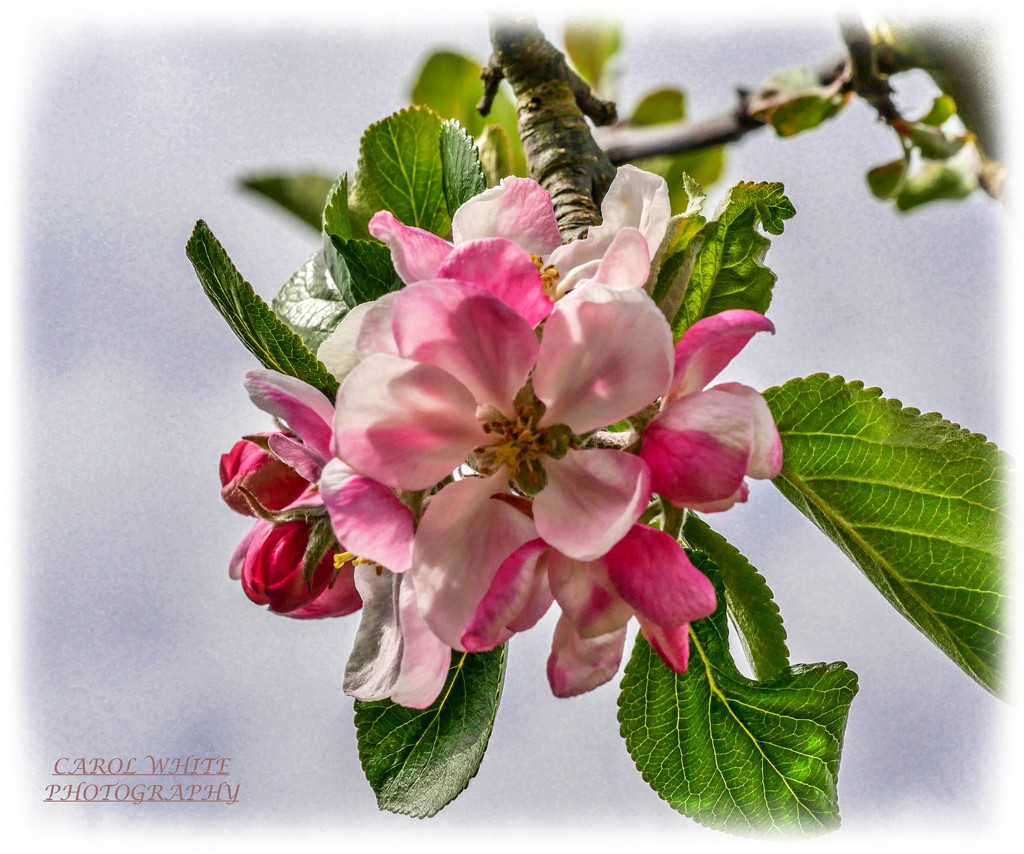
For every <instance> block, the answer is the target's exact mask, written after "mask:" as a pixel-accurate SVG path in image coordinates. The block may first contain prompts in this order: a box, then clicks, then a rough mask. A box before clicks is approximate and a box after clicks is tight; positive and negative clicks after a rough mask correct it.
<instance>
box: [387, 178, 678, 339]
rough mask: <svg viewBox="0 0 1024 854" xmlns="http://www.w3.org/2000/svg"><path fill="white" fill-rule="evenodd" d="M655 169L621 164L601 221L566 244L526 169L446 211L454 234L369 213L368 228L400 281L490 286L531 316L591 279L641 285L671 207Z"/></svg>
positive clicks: (548, 204)
mask: <svg viewBox="0 0 1024 854" xmlns="http://www.w3.org/2000/svg"><path fill="white" fill-rule="evenodd" d="M670 213H671V210H670V204H669V196H668V186H667V184H666V183H665V180H664V179H663V178H661V177H660V176H657V175H653V174H651V173H649V172H644V171H643V170H641V169H637V168H636V167H635V166H622V167H620V168H619V169H618V171H617V173H616V176H615V179H614V180H613V181H612V183H611V186H610V187H609V189H608V192H607V194H606V195H605V198H604V200H603V201H602V203H601V215H602V220H603V221H602V224H601V225H598V226H594V227H593V228H591V229H590V232H589V234H588V235H587V236H586V237H585V238H583V239H581V240H576V241H573V242H572V243H569V244H565V245H563V243H562V237H561V234H560V233H559V231H558V223H557V221H556V219H555V213H554V207H553V205H552V203H551V196H550V195H549V194H548V192H547V190H545V189H544V188H543V187H541V186H540V184H538V183H537V182H536V181H533V180H531V179H529V178H518V177H514V176H513V177H507V178H503V179H502V181H501V183H500V184H499V185H498V186H496V187H491V188H490V189H488V190H485V191H484V192H483V193H480V194H479V195H477V196H474V197H473V198H472V199H469V200H468V201H467V202H465V203H464V204H463V205H462V206H461V207H460V208H459V209H458V210H457V211H456V212H455V214H454V216H453V217H452V240H453V243H449V242H448V241H446V240H444V239H442V238H440V237H438V236H437V235H434V234H431V233H430V232H427V231H424V230H423V229H419V228H414V227H412V226H407V225H404V224H403V223H401V222H400V221H399V220H398V219H397V218H396V217H395V216H394V215H393V214H391V213H390V212H388V211H380V212H378V213H376V214H374V216H373V218H372V219H371V220H370V224H369V229H370V233H371V234H372V235H373V236H374V237H377V238H378V239H380V240H382V241H383V242H384V243H386V244H388V246H389V247H390V248H391V257H392V260H393V262H394V265H395V269H396V271H397V272H398V275H399V277H400V278H401V279H402V281H403V282H405V283H406V284H416V283H419V282H423V281H431V280H437V279H452V280H455V281H459V282H463V283H466V284H472V285H477V286H479V287H483V288H485V289H487V290H490V291H492V292H493V293H495V295H496V296H498V297H499V298H500V299H503V300H505V301H506V302H508V303H509V305H511V306H512V307H513V308H515V309H516V310H517V311H519V312H520V313H521V314H522V316H523V317H524V318H525V319H526V320H527V322H529V323H530V324H531V325H536V324H537V323H538V322H539V321H540V320H542V319H543V318H544V317H546V316H547V315H548V313H550V311H551V305H552V301H553V300H555V299H558V298H560V297H562V296H564V295H565V294H566V293H568V292H570V291H571V290H572V289H573V288H576V287H581V286H583V285H584V284H587V283H589V282H596V283H600V284H604V285H611V286H614V287H640V286H642V285H643V284H644V283H645V282H646V280H647V275H648V273H649V270H650V260H651V258H652V257H653V256H654V253H655V251H656V250H657V248H658V246H659V244H660V243H661V239H662V237H663V236H664V233H665V229H666V227H667V225H668V220H669V216H670Z"/></svg>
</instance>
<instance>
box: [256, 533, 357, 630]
mask: <svg viewBox="0 0 1024 854" xmlns="http://www.w3.org/2000/svg"><path fill="white" fill-rule="evenodd" d="M309 533H310V528H309V524H308V523H307V522H305V521H303V520H301V519H297V520H295V521H292V522H284V523H282V524H274V523H272V522H267V521H265V520H262V519H261V520H260V521H259V522H257V523H256V526H255V527H254V528H253V530H252V532H251V533H250V535H249V536H248V537H246V539H245V540H244V541H243V542H242V545H241V546H240V547H239V550H240V551H242V550H243V549H244V552H243V553H242V554H240V555H238V554H237V553H236V557H238V558H240V567H239V574H240V575H241V580H242V589H243V590H244V591H245V595H246V596H248V597H249V599H251V600H252V601H253V602H255V603H256V604H257V605H269V606H270V610H271V611H274V612H275V613H278V614H284V615H285V616H288V617H296V618H298V619H315V618H318V617H341V616H344V615H345V614H351V613H352V612H353V611H356V610H358V609H359V608H360V607H361V605H362V600H361V599H360V598H359V594H358V593H357V592H356V588H355V581H354V579H353V567H352V564H351V563H346V564H345V565H344V566H343V567H342V568H341V569H340V570H339V571H338V572H337V573H336V572H335V566H334V556H335V554H336V553H337V552H336V549H333V548H332V549H328V551H327V553H326V554H325V555H324V556H323V558H321V560H320V562H319V564H317V567H316V569H315V570H314V571H313V575H312V578H311V579H310V583H309V584H307V583H306V579H305V578H304V577H303V574H302V562H303V557H304V556H305V554H306V546H307V544H308V543H309ZM336 574H337V577H335V575H336Z"/></svg>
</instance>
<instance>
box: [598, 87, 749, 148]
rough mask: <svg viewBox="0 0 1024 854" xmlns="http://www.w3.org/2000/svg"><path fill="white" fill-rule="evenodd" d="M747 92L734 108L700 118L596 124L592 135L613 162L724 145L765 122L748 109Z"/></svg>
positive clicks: (742, 93)
mask: <svg viewBox="0 0 1024 854" xmlns="http://www.w3.org/2000/svg"><path fill="white" fill-rule="evenodd" d="M747 101H748V95H747V93H745V92H741V93H740V103H739V105H738V106H737V107H736V109H734V110H732V111H730V112H728V113H723V114H722V115H720V116H713V117H712V118H710V119H704V120H703V121H700V122H683V123H680V124H674V125H658V126H647V127H634V126H632V125H628V124H620V125H615V126H613V127H609V128H598V129H596V130H595V131H594V138H595V139H596V140H597V143H598V145H600V146H601V148H603V149H604V153H605V154H607V155H608V159H609V160H610V161H611V162H612V163H614V164H615V165H616V166H617V165H619V164H621V163H628V162H629V161H630V160H636V159H638V158H640V157H651V156H653V155H657V154H682V153H683V152H686V151H699V150H700V149H702V148H710V147H711V146H714V145H723V144H724V143H727V142H735V141H736V140H738V139H742V138H743V137H744V136H746V135H747V134H748V133H750V132H751V131H754V130H757V129H758V128H762V127H764V126H765V123H764V122H763V121H762V120H761V119H755V118H753V117H751V116H750V115H748V113H747Z"/></svg>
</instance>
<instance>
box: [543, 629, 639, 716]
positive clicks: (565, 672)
mask: <svg viewBox="0 0 1024 854" xmlns="http://www.w3.org/2000/svg"><path fill="white" fill-rule="evenodd" d="M625 642H626V629H625V627H623V628H621V629H619V630H618V631H616V632H611V633H609V634H607V635H601V636H600V637H596V638H589V639H586V640H584V639H581V638H580V636H579V635H578V634H576V629H574V628H573V625H572V621H570V620H569V619H568V618H567V617H566V616H565V615H564V614H563V615H562V617H561V618H560V619H559V620H558V625H556V626H555V637H554V640H553V641H552V644H551V656H550V657H549V658H548V683H549V684H550V685H551V693H552V694H554V695H555V696H556V697H575V696H576V695H577V694H583V693H585V692H587V691H592V690H593V689H594V688H596V687H598V686H599V685H603V684H604V683H605V682H607V681H608V680H609V679H611V678H612V677H613V676H614V675H615V674H616V673H617V672H618V670H619V664H620V663H621V662H622V647H623V645H624V644H625Z"/></svg>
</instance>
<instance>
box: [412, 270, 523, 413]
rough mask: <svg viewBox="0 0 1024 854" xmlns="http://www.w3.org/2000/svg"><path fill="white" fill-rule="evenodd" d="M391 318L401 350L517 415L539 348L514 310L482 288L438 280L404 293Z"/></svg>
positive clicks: (480, 400)
mask: <svg viewBox="0 0 1024 854" xmlns="http://www.w3.org/2000/svg"><path fill="white" fill-rule="evenodd" d="M392 318H393V329H394V334H395V341H396V343H397V344H398V350H399V353H400V355H402V356H403V357H405V358H407V359H412V360H415V361H417V362H422V363H425V364H428V365H434V366H435V367H438V368H441V369H442V370H444V371H446V372H447V373H449V374H451V376H453V377H455V378H456V379H457V380H459V382H461V383H462V384H463V385H464V386H465V387H466V388H467V389H469V391H470V393H471V394H472V396H473V399H474V400H475V401H476V402H477V403H482V404H491V405H492V406H496V407H497V408H498V409H499V410H501V411H502V412H503V413H504V414H505V415H506V416H509V417H511V416H512V414H513V411H512V401H513V399H514V398H515V396H516V392H518V391H519V389H521V388H522V387H523V385H524V384H525V383H526V378H527V377H528V376H529V374H530V369H531V368H532V367H533V363H534V361H535V360H536V358H537V350H538V348H539V345H538V343H537V336H536V335H535V334H534V332H533V328H532V327H531V326H530V325H529V324H528V323H527V322H526V321H524V320H523V319H522V318H521V317H520V316H519V315H518V314H516V312H515V311H514V310H513V309H511V308H509V307H508V306H507V305H506V304H505V303H503V302H502V301H501V300H499V299H497V298H496V297H495V296H493V295H491V294H490V293H488V292H487V291H485V290H482V289H481V288H477V287H473V286H471V285H465V284H461V283H459V282H448V281H436V282H431V283H430V284H429V285H426V284H423V285H419V286H417V287H412V288H406V289H405V290H404V291H402V292H401V293H399V294H398V295H397V297H396V298H395V301H394V307H393V312H392Z"/></svg>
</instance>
